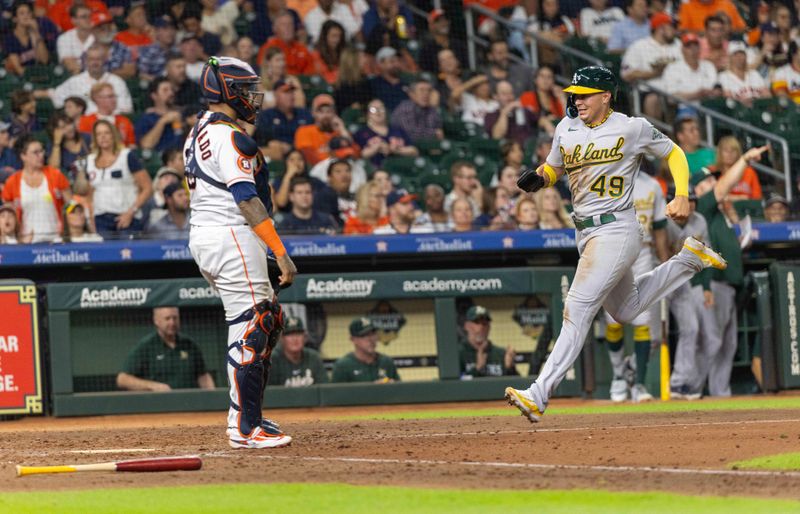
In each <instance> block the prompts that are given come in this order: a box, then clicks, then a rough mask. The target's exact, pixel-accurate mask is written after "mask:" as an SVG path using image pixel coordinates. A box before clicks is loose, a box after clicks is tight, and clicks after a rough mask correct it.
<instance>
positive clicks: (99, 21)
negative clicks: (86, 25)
mask: <svg viewBox="0 0 800 514" xmlns="http://www.w3.org/2000/svg"><path fill="white" fill-rule="evenodd" d="M112 21H114V19H113V18H111V15H110V14H108V13H107V12H103V11H95V12H93V13H92V27H99V26H100V25H103V24H104V23H111V22H112Z"/></svg>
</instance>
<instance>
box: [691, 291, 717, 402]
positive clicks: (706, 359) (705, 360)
mask: <svg viewBox="0 0 800 514" xmlns="http://www.w3.org/2000/svg"><path fill="white" fill-rule="evenodd" d="M714 283H715V281H713V280H712V281H711V289H712V292H713V290H714V288H715V286H714ZM716 301H717V299H716V298H714V303H716ZM697 313H698V315H699V318H700V337H699V341H700V344H701V348H700V351H699V352H698V359H697V382H696V383H695V384H694V387H695V389H697V390H698V391H701V392H702V390H703V388H704V387H705V384H706V381H707V380H708V375H709V370H710V369H711V365H712V363H713V362H714V359H715V358H716V356H717V354H719V352H720V350H721V348H722V331H721V329H720V324H719V321H718V320H717V313H716V309H715V308H710V309H707V308H705V306H704V307H703V308H702V309H698V310H697Z"/></svg>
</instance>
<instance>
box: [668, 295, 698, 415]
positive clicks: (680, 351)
mask: <svg viewBox="0 0 800 514" xmlns="http://www.w3.org/2000/svg"><path fill="white" fill-rule="evenodd" d="M698 294H699V295H700V299H699V301H698V299H697V298H696V297H697V295H698ZM703 308H704V307H703V305H702V288H701V287H700V286H694V287H692V285H691V284H688V283H687V284H684V285H682V286H681V287H680V288H679V289H678V290H677V291H675V293H674V294H673V295H672V297H671V298H670V303H669V310H670V312H672V315H673V316H674V317H675V321H676V325H677V327H678V344H677V345H676V348H675V357H674V361H675V362H674V366H673V368H672V375H670V379H669V382H670V391H671V393H670V396H671V397H672V398H675V399H678V400H680V399H694V398H696V396H695V391H694V390H693V387H694V386H695V384H696V383H697V381H698V377H697V337H698V334H699V331H700V318H699V315H698V309H703Z"/></svg>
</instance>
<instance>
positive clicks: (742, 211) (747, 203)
mask: <svg viewBox="0 0 800 514" xmlns="http://www.w3.org/2000/svg"><path fill="white" fill-rule="evenodd" d="M733 208H734V209H736V214H738V215H739V218H744V217H745V216H747V215H750V217H751V218H754V219H764V204H763V203H762V201H761V200H737V201H735V202H733Z"/></svg>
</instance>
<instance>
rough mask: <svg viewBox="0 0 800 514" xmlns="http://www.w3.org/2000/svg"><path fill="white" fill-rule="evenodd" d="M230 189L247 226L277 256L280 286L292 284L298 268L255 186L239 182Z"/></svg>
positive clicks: (250, 183)
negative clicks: (287, 251)
mask: <svg viewBox="0 0 800 514" xmlns="http://www.w3.org/2000/svg"><path fill="white" fill-rule="evenodd" d="M230 189H231V191H232V192H233V196H234V198H235V199H236V204H237V205H238V206H239V210H240V211H241V212H242V216H244V219H245V220H246V221H247V224H248V225H250V227H251V228H252V229H253V232H255V233H256V235H257V236H258V237H259V238H261V240H262V241H264V243H266V245H267V246H268V247H269V249H270V250H272V253H273V254H275V260H276V261H277V262H278V267H279V268H280V269H281V276H280V284H281V285H286V284H291V283H292V282H293V281H294V276H295V275H296V274H297V268H296V267H295V265H294V262H292V259H291V257H289V254H288V253H286V248H285V247H284V246H283V242H282V241H281V238H280V236H279V235H278V232H277V231H276V230H275V224H274V223H273V222H272V218H270V217H269V213H268V212H267V208H266V207H264V204H263V203H262V202H261V199H260V198H258V194H256V188H255V185H254V184H253V183H252V182H238V183H236V184H233V185H232V186H230Z"/></svg>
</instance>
